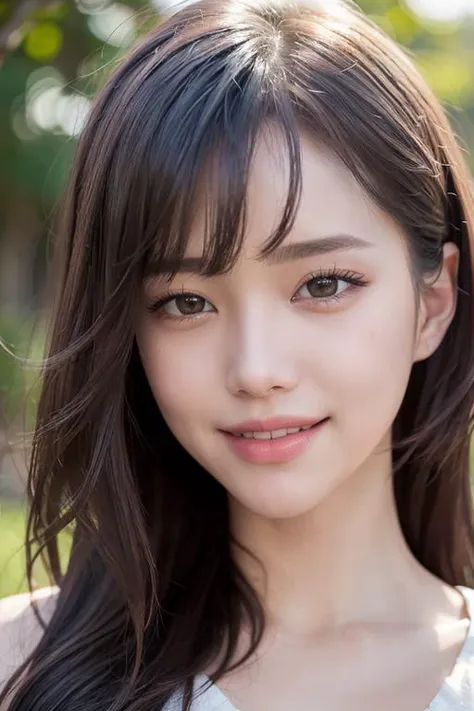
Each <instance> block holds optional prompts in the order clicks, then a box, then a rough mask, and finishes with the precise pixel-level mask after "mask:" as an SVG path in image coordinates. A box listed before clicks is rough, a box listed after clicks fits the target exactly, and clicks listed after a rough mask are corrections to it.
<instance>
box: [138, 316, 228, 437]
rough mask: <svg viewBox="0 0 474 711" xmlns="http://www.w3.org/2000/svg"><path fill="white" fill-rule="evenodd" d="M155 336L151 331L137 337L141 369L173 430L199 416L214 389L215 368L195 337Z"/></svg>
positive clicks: (176, 335)
mask: <svg viewBox="0 0 474 711" xmlns="http://www.w3.org/2000/svg"><path fill="white" fill-rule="evenodd" d="M180 335H185V334H177V333H174V334H173V335H172V337H169V338H166V336H164V337H160V338H158V337H157V334H156V333H155V332H154V330H153V329H152V328H151V329H149V330H148V331H144V332H143V333H142V334H141V336H137V343H138V347H139V351H140V356H141V359H142V363H143V367H144V369H145V373H146V375H147V378H148V382H149V383H150V387H151V390H152V392H153V395H154V397H155V400H156V402H157V403H158V406H159V408H160V410H161V412H162V414H163V417H164V418H165V420H167V422H168V425H170V426H171V427H172V429H173V430H176V428H177V427H178V429H180V430H181V429H186V428H185V427H183V426H184V425H185V424H186V421H188V420H189V419H192V418H194V420H195V417H196V414H199V413H202V411H203V409H204V407H205V403H206V400H207V402H208V401H209V397H208V394H209V391H210V389H212V387H213V377H215V372H216V368H215V363H214V367H212V366H213V363H212V362H211V359H210V358H209V353H208V352H207V357H204V354H203V353H202V349H201V348H200V345H199V343H200V340H199V339H197V338H189V337H188V338H187V339H186V340H185V341H184V339H182V338H180Z"/></svg>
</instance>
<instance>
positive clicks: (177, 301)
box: [149, 292, 214, 318]
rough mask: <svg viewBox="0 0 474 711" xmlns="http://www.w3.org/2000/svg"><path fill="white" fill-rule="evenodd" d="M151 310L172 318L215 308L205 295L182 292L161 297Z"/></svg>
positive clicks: (197, 313) (193, 314) (192, 314)
mask: <svg viewBox="0 0 474 711" xmlns="http://www.w3.org/2000/svg"><path fill="white" fill-rule="evenodd" d="M149 310H150V311H152V312H157V311H158V312H161V313H162V314H163V315H164V316H169V317H171V318H186V317H187V316H198V315H199V314H202V313H206V312H208V311H214V308H213V306H212V304H210V302H209V301H207V299H205V298H204V297H203V296H199V295H198V294H192V293H187V292H181V293H179V294H167V295H166V296H163V297H161V298H160V299H158V301H156V302H155V303H154V304H152V305H151V306H150V307H149Z"/></svg>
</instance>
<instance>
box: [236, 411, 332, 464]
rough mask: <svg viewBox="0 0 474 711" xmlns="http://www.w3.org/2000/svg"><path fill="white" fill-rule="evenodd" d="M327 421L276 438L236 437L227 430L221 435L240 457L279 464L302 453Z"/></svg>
mask: <svg viewBox="0 0 474 711" xmlns="http://www.w3.org/2000/svg"><path fill="white" fill-rule="evenodd" d="M327 421H328V420H327V419H326V420H321V422H318V424H317V425H314V426H313V427H311V428H310V429H309V430H300V431H299V432H295V433H294V434H289V435H286V436H285V437H277V438H276V439H253V438H252V439H250V437H236V436H235V435H232V434H229V433H228V432H223V435H224V437H225V438H226V440H227V442H228V443H229V446H230V448H231V449H232V451H233V452H235V454H237V456H239V457H240V458H241V459H245V461H247V462H251V463H252V464H281V463H283V462H289V461H291V460H292V459H294V458H295V457H297V456H299V455H300V454H302V452H304V450H305V449H306V448H307V447H308V446H309V444H310V443H311V442H312V440H313V439H314V437H315V436H316V435H317V434H318V433H319V432H320V430H321V429H322V427H324V425H325V424H326V422H327Z"/></svg>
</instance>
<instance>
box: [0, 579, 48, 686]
mask: <svg viewBox="0 0 474 711" xmlns="http://www.w3.org/2000/svg"><path fill="white" fill-rule="evenodd" d="M58 593H59V588H57V587H47V588H40V589H39V590H35V591H34V592H33V594H32V595H30V593H21V594H19V595H11V596H10V597H6V598H3V599H1V600H0V691H1V690H2V688H3V686H4V685H5V684H6V682H7V681H8V679H9V678H10V677H11V676H12V674H13V673H14V671H15V670H16V669H17V668H18V667H19V666H20V665H21V664H22V663H23V662H24V661H25V660H26V659H27V657H28V656H29V654H30V653H31V652H32V651H33V649H34V648H35V647H36V645H37V644H38V643H39V642H40V640H41V637H42V635H43V627H42V626H41V624H40V623H39V621H38V619H37V617H36V615H35V613H34V610H33V607H32V604H31V602H32V600H33V601H35V602H36V603H37V609H38V611H39V613H40V616H41V618H42V619H43V620H44V622H45V623H46V624H48V622H49V620H50V619H51V617H52V615H53V612H54V608H55V606H56V599H57V596H58Z"/></svg>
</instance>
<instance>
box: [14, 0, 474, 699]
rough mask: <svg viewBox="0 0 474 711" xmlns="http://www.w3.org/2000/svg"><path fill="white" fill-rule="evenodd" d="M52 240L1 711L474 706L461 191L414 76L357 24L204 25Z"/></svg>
mask: <svg viewBox="0 0 474 711" xmlns="http://www.w3.org/2000/svg"><path fill="white" fill-rule="evenodd" d="M63 215H64V219H63V224H62V228H61V230H60V236H61V239H60V240H59V244H58V246H57V252H56V254H57V257H56V262H55V263H54V264H53V269H52V273H53V276H54V279H55V282H56V285H57V289H56V298H55V305H54V310H53V316H52V328H51V334H50V339H49V345H48V359H47V364H46V368H45V371H44V376H43V390H42V395H41V399H40V403H39V409H38V422H37V428H36V433H35V440H34V447H33V452H32V458H31V467H30V486H29V489H30V494H31V509H30V518H29V535H28V537H29V539H30V541H31V545H30V546H29V548H28V550H29V558H28V560H29V573H30V575H31V564H32V563H33V556H34V552H35V551H37V550H38V549H41V550H43V552H44V553H45V554H46V558H47V561H48V562H49V567H50V569H51V573H52V582H54V584H55V587H53V588H52V590H50V591H47V590H46V591H43V592H40V593H37V595H38V594H39V595H41V596H42V598H41V602H40V603H38V605H39V606H40V607H42V605H44V604H46V603H48V605H49V607H48V611H47V612H45V617H46V620H45V629H44V630H42V629H41V630H40V629H39V627H38V625H36V627H35V628H34V629H35V632H34V633H33V635H32V638H31V641H30V643H29V644H28V645H27V649H24V651H23V654H22V655H17V656H21V659H19V660H18V661H17V662H15V664H14V667H15V672H14V671H13V669H12V668H11V665H10V667H9V670H8V672H6V671H4V673H3V676H4V678H8V679H9V682H8V683H7V684H6V685H5V688H4V697H5V698H8V699H9V702H8V703H9V708H10V709H11V711H59V710H61V711H72V710H73V709H74V711H76V710H77V709H81V710H82V709H84V710H86V709H87V711H93V710H96V709H97V710H98V709H100V711H104V710H105V709H107V711H112V710H113V711H119V710H120V711H122V710H125V709H126V710H127V711H145V710H146V711H152V710H153V711H158V710H159V709H166V710H167V711H168V710H170V709H173V710H174V709H188V710H189V709H191V710H192V711H197V710H205V711H210V710H211V709H217V708H219V709H221V710H223V711H236V709H240V711H255V710H256V709H258V710H260V709H262V710H263V709H265V710H266V709H272V711H288V710H290V709H291V710H293V709H298V710H299V711H307V710H311V711H313V710H314V709H319V708H328V709H331V711H339V710H342V709H349V708H350V709H351V711H356V710H359V709H364V711H367V709H380V708H383V709H384V711H391V710H392V709H393V711H395V710H396V711H399V710H400V709H403V710H404V711H412V710H413V711H423V709H427V708H428V707H429V708H430V710H431V711H432V710H433V709H434V710H436V711H446V710H447V709H449V710H450V711H461V709H465V708H474V696H473V694H474V668H473V661H472V655H473V653H474V651H473V650H474V630H473V628H471V622H470V620H471V618H472V605H473V604H474V592H473V591H472V588H471V586H472V580H473V542H474V537H473V522H472V503H471V494H470V485H469V438H470V430H471V409H472V405H473V392H474V391H473V372H474V370H473V368H474V348H473V295H472V255H471V241H472V239H473V224H474V217H473V216H474V209H473V194H472V188H471V185H470V178H469V173H468V171H467V168H466V166H465V164H464V162H463V159H462V156H461V153H460V150H459V148H458V147H457V145H456V141H455V138H454V136H453V133H452V131H451V129H450V127H449V124H448V121H447V119H446V117H445V116H444V114H443V111H442V110H441V108H440V106H439V104H438V103H437V101H436V100H435V98H434V97H433V95H432V94H431V92H430V91H429V89H428V88H427V87H426V85H425V84H424V82H423V80H422V79H421V78H420V76H419V74H418V73H417V71H416V70H415V69H414V67H413V65H412V64H411V62H410V61H409V60H408V59H407V58H406V57H405V55H404V54H403V53H402V51H401V50H400V49H399V48H398V47H397V46H396V45H395V44H394V43H393V42H392V41H391V40H390V39H388V38H387V37H386V36H385V35H384V34H382V33H381V32H380V31H379V30H378V29H377V28H376V27H375V26H374V25H373V24H371V22H370V21H369V20H367V19H366V18H365V17H364V16H363V15H362V14H361V13H359V11H358V10H357V9H356V8H355V7H353V6H352V5H343V4H340V3H335V2H329V1H328V2H323V1H321V2H317V3H315V4H312V5H311V4H310V5H304V6H303V5H299V4H295V3H293V2H283V3H279V2H277V1H276V0H273V2H270V3H263V4H262V3H258V4H256V3H255V4H253V3H247V2H242V1H239V0H225V1H224V2H221V1H220V0H219V2H217V1H215V0H201V1H200V2H198V3H195V4H193V5H191V6H188V7H186V8H184V9H182V10H180V11H179V12H177V13H175V14H174V15H172V16H171V17H168V18H166V19H165V21H164V22H163V23H162V24H161V25H160V26H159V27H157V28H156V30H154V31H153V32H152V33H151V34H150V35H149V36H148V37H147V38H146V39H145V40H144V41H142V42H141V44H140V45H139V46H138V47H137V48H135V49H134V50H133V52H132V53H131V54H130V55H129V56H128V57H127V58H126V60H125V61H124V62H123V63H122V65H121V66H120V68H119V69H118V70H117V71H116V72H115V74H114V75H113V76H112V77H111V79H110V80H109V81H108V83H107V85H106V86H105V87H104V89H103V90H102V91H101V93H100V95H99V97H98V98H97V101H96V103H95V105H94V107H93V110H92V113H91V115H90V118H89V121H88V125H87V126H86V128H85V130H84V132H83V135H82V136H81V139H80V142H79V147H78V151H77V156H76V159H75V163H74V167H73V170H72V174H71V181H70V187H69V191H68V193H67V196H66V204H65V206H64V212H63ZM70 525H72V526H73V531H74V532H73V543H72V551H71V557H70V561H69V564H68V566H67V569H66V570H65V571H62V570H61V566H60V563H59V556H58V548H57V537H58V534H59V533H60V531H62V530H64V529H65V528H66V527H69V526H70ZM14 605H17V609H18V612H17V613H15V612H12V609H13V607H14ZM38 605H37V606H38ZM38 611H39V612H41V610H38ZM3 618H4V623H3V635H2V634H0V638H2V640H3V642H2V644H3V646H4V649H6V654H7V655H10V654H16V650H17V649H18V642H15V641H14V640H15V639H18V637H19V636H21V632H20V630H22V629H24V626H25V625H27V624H30V625H32V624H33V620H34V619H35V618H33V617H32V606H31V605H30V603H29V600H28V599H27V598H25V597H23V598H21V599H20V598H10V599H7V601H4V602H3ZM7 628H8V629H9V630H10V632H6V631H5V630H6V629H7ZM30 629H31V628H30ZM12 640H13V641H12Z"/></svg>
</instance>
